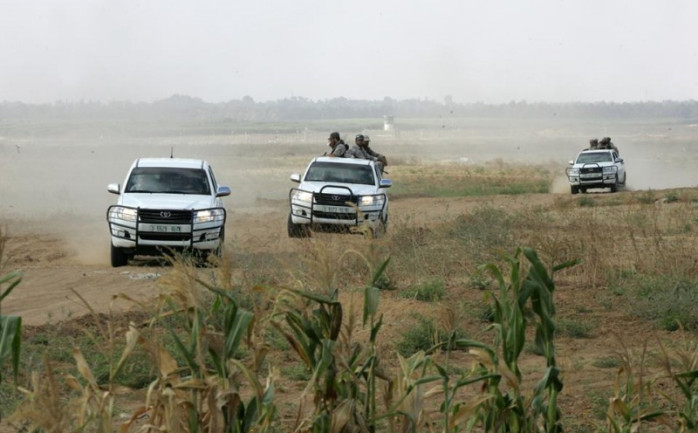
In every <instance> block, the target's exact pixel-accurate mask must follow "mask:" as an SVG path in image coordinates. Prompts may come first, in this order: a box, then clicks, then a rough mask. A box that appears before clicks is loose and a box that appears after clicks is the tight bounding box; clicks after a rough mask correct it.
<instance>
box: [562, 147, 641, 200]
mask: <svg viewBox="0 0 698 433" xmlns="http://www.w3.org/2000/svg"><path fill="white" fill-rule="evenodd" d="M569 165H570V166H569V167H567V170H566V173H567V179H568V180H569V182H570V191H571V192H572V194H577V193H578V192H587V190H588V189H591V188H610V190H611V192H616V191H618V188H619V187H621V186H624V185H625V179H626V177H627V174H626V172H625V163H624V162H623V158H620V157H619V156H618V154H617V153H616V151H615V150H612V149H593V150H591V149H590V150H583V151H581V152H579V154H578V155H577V157H576V158H575V159H574V160H573V161H570V162H569Z"/></svg>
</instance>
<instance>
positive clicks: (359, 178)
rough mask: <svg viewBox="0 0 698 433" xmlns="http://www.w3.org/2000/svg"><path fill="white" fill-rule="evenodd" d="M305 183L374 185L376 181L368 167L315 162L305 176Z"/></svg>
mask: <svg viewBox="0 0 698 433" xmlns="http://www.w3.org/2000/svg"><path fill="white" fill-rule="evenodd" d="M305 180H306V181H307V182H338V183H358V184H361V185H375V184H376V181H375V178H374V176H373V171H372V170H371V166H370V165H354V164H334V163H331V162H316V163H314V164H313V165H311V166H310V168H309V169H308V172H307V173H306V174H305Z"/></svg>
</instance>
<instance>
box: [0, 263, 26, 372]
mask: <svg viewBox="0 0 698 433" xmlns="http://www.w3.org/2000/svg"><path fill="white" fill-rule="evenodd" d="M20 281H22V275H21V273H19V272H11V273H9V274H7V275H5V276H3V277H0V367H2V365H3V364H4V363H5V362H6V361H7V360H10V364H11V365H12V372H13V373H14V377H15V382H16V381H17V374H18V373H19V353H20V350H21V346H22V318H21V317H19V316H4V315H3V314H2V309H1V307H2V300H3V299H5V298H6V297H7V296H8V295H9V294H10V292H12V290H13V289H14V288H15V287H17V285H19V283H20ZM5 286H6V287H5ZM2 371H3V370H2V369H1V368H0V380H2Z"/></svg>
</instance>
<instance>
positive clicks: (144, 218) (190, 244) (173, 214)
mask: <svg viewBox="0 0 698 433" xmlns="http://www.w3.org/2000/svg"><path fill="white" fill-rule="evenodd" d="M123 185H124V187H123V189H122V188H121V186H120V185H119V184H118V183H112V184H109V185H108V186H107V191H109V192H110V193H112V194H117V195H118V196H119V199H118V201H117V203H116V204H115V205H113V206H110V207H109V209H108V210H107V223H108V224H109V233H110V235H111V265H112V266H113V267H118V266H124V265H126V264H128V260H129V259H130V258H132V257H133V256H135V255H161V254H163V253H167V252H169V251H191V252H193V253H196V254H197V255H198V256H199V257H200V258H201V259H203V260H205V259H206V258H207V257H208V255H209V254H212V253H213V254H217V255H220V251H221V247H222V245H223V240H224V238H225V219H226V211H225V208H224V207H223V203H222V200H221V197H224V196H227V195H230V188H228V187H227V186H219V185H218V183H217V182H216V177H215V176H214V173H213V168H212V167H211V166H210V165H209V164H208V163H207V162H206V161H203V160H200V159H184V158H141V159H137V160H136V161H135V162H134V163H133V164H132V165H131V168H130V170H129V171H128V174H127V175H126V179H125V180H124V184H123Z"/></svg>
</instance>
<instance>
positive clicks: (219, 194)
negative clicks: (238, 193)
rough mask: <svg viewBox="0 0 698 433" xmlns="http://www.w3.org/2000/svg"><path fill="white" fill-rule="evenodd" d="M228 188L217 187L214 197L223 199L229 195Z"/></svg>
mask: <svg viewBox="0 0 698 433" xmlns="http://www.w3.org/2000/svg"><path fill="white" fill-rule="evenodd" d="M230 192H231V191H230V188H228V187H227V186H219V187H218V192H217V193H216V197H225V196H227V195H230Z"/></svg>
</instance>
